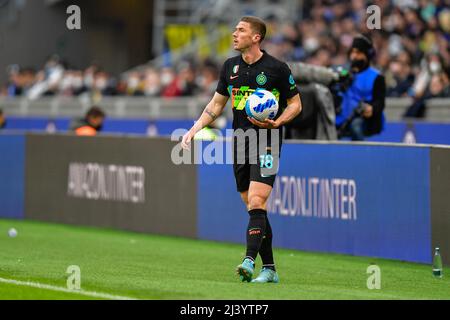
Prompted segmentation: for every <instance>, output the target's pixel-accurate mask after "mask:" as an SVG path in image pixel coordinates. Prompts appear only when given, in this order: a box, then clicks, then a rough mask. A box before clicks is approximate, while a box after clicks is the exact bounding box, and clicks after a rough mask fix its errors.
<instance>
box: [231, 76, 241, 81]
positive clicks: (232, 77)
mask: <svg viewBox="0 0 450 320" xmlns="http://www.w3.org/2000/svg"><path fill="white" fill-rule="evenodd" d="M237 77H239V76H230V80H233V79H236V78H237Z"/></svg>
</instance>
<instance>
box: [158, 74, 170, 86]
mask: <svg viewBox="0 0 450 320" xmlns="http://www.w3.org/2000/svg"><path fill="white" fill-rule="evenodd" d="M172 81H173V75H172V74H171V73H170V72H163V73H162V74H161V84H162V85H163V86H167V85H169V84H170V83H171V82H172Z"/></svg>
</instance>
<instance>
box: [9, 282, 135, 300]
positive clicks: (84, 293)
mask: <svg viewBox="0 0 450 320" xmlns="http://www.w3.org/2000/svg"><path fill="white" fill-rule="evenodd" d="M0 282H3V283H8V284H14V285H16V286H25V287H33V288H38V289H45V290H52V291H59V292H67V293H74V294H79V295H82V296H89V297H94V298H101V299H109V300H137V299H136V298H130V297H123V296H115V295H112V294H108V293H102V292H95V291H85V290H70V289H67V288H64V287H57V286H52V285H48V284H42V283H38V282H30V281H18V280H12V279H4V278H0Z"/></svg>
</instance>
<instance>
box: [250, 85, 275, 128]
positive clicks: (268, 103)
mask: <svg viewBox="0 0 450 320" xmlns="http://www.w3.org/2000/svg"><path fill="white" fill-rule="evenodd" d="M245 112H246V113H247V115H248V116H249V117H250V118H254V119H256V120H258V121H264V120H266V119H271V120H272V119H273V118H275V116H276V115H277V112H278V101H277V98H276V97H275V96H274V95H273V93H272V92H270V91H267V90H264V89H257V90H256V91H255V92H253V93H252V94H251V95H250V96H249V97H248V99H247V101H246V103H245Z"/></svg>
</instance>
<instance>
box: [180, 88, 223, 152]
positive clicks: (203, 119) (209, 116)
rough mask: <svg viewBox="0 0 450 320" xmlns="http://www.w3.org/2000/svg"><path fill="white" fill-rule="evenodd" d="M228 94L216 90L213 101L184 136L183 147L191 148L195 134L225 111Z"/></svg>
mask: <svg viewBox="0 0 450 320" xmlns="http://www.w3.org/2000/svg"><path fill="white" fill-rule="evenodd" d="M228 98H229V97H227V96H224V95H221V94H220V93H218V92H216V93H215V94H214V96H213V98H212V99H211V101H210V102H209V103H208V104H207V105H206V108H205V110H203V113H202V115H201V116H200V118H198V120H197V121H196V122H195V124H194V125H193V126H192V128H191V129H190V130H189V131H188V132H187V133H186V134H185V135H184V136H183V140H182V141H181V147H182V148H184V149H187V148H189V144H190V143H191V141H192V139H193V138H194V136H195V134H196V133H197V132H199V131H200V130H202V129H203V128H204V127H206V126H208V125H210V124H211V123H212V122H213V121H214V120H216V119H217V117H218V116H220V115H221V114H222V112H223V109H224V108H225V105H226V104H227V101H228Z"/></svg>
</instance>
